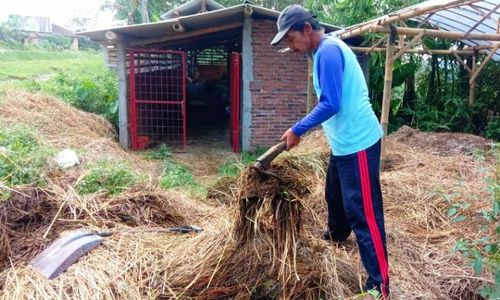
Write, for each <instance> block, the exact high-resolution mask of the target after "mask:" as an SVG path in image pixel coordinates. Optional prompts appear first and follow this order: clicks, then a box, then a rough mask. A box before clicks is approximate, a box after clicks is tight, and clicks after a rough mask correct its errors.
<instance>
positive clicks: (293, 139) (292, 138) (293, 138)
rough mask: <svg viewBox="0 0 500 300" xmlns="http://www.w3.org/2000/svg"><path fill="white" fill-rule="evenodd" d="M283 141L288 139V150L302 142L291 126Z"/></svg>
mask: <svg viewBox="0 0 500 300" xmlns="http://www.w3.org/2000/svg"><path fill="white" fill-rule="evenodd" d="M281 140H282V141H286V150H287V151H288V150H290V149H292V148H293V147H295V146H296V145H297V144H298V143H300V136H298V135H296V134H295V133H293V131H292V128H289V129H288V130H287V131H286V132H285V133H284V134H283V135H282V136H281Z"/></svg>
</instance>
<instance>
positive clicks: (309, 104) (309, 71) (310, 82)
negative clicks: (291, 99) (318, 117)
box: [307, 58, 314, 113]
mask: <svg viewBox="0 0 500 300" xmlns="http://www.w3.org/2000/svg"><path fill="white" fill-rule="evenodd" d="M312 73H313V60H312V59H311V58H308V59H307V113H309V112H310V111H311V110H312V108H313V106H314V104H313V95H312V92H313V78H312Z"/></svg>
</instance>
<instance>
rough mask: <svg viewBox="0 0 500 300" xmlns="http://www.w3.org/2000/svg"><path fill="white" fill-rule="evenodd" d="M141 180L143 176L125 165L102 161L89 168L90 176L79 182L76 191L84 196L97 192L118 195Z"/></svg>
mask: <svg viewBox="0 0 500 300" xmlns="http://www.w3.org/2000/svg"><path fill="white" fill-rule="evenodd" d="M141 179H142V178H141V176H139V175H138V174H136V173H135V172H134V171H133V170H132V169H131V168H130V167H129V166H128V165H126V164H124V163H116V162H115V161H100V162H98V163H95V164H92V165H90V166H89V171H88V174H87V175H85V176H84V177H83V178H82V179H81V180H80V181H79V182H78V184H77V185H76V191H77V192H78V193H79V194H82V195H84V194H92V193H97V192H105V193H107V194H109V195H116V194H119V193H121V192H123V191H125V190H127V189H128V188H130V187H131V186H133V185H134V184H136V183H137V182H139V181H141Z"/></svg>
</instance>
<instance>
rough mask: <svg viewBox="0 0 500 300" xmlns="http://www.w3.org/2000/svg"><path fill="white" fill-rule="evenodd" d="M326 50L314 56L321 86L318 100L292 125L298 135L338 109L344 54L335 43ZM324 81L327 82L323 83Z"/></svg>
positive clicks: (321, 121)
mask: <svg viewBox="0 0 500 300" xmlns="http://www.w3.org/2000/svg"><path fill="white" fill-rule="evenodd" d="M328 50H329V51H322V52H321V53H318V55H317V56H316V57H315V59H316V60H317V63H315V65H316V66H317V68H316V69H317V70H316V72H315V73H316V74H317V76H318V81H319V84H320V86H321V95H317V96H318V99H319V101H318V104H317V105H316V106H315V107H314V109H313V110H312V111H311V112H310V113H309V114H308V115H307V116H306V117H305V118H303V119H302V120H300V121H298V122H297V123H295V125H294V126H293V127H292V131H293V133H295V134H296V135H298V136H301V135H303V134H304V133H306V132H307V131H308V130H309V129H311V128H313V127H315V126H317V125H319V124H321V123H323V122H324V121H326V120H328V119H330V118H331V117H332V116H333V115H335V114H336V113H337V112H338V111H339V110H340V100H341V98H342V75H343V72H344V56H343V55H342V50H341V49H340V47H339V46H337V45H332V47H329V49H328ZM325 82H328V84H324V83H325Z"/></svg>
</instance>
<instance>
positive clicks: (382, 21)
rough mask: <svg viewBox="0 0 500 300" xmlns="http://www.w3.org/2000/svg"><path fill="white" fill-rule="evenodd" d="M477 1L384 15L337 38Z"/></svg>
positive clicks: (458, 0)
mask: <svg viewBox="0 0 500 300" xmlns="http://www.w3.org/2000/svg"><path fill="white" fill-rule="evenodd" d="M478 1H479V0H470V1H464V0H456V1H452V2H450V3H447V4H438V5H432V6H428V7H420V8H415V9H412V10H409V11H405V12H402V13H400V14H396V15H386V16H385V17H382V18H378V19H375V20H371V21H368V22H365V23H362V24H359V25H357V26H353V27H352V28H347V29H345V30H344V31H341V32H339V33H338V37H339V38H341V39H346V38H349V37H352V36H357V35H361V34H363V33H365V32H367V31H368V30H369V29H370V27H371V26H373V25H375V24H377V25H387V24H390V23H393V22H395V21H399V20H408V19H410V18H413V17H416V16H421V15H424V14H431V13H434V12H437V11H440V10H444V9H448V8H453V7H457V6H465V5H469V4H472V3H474V2H478Z"/></svg>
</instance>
